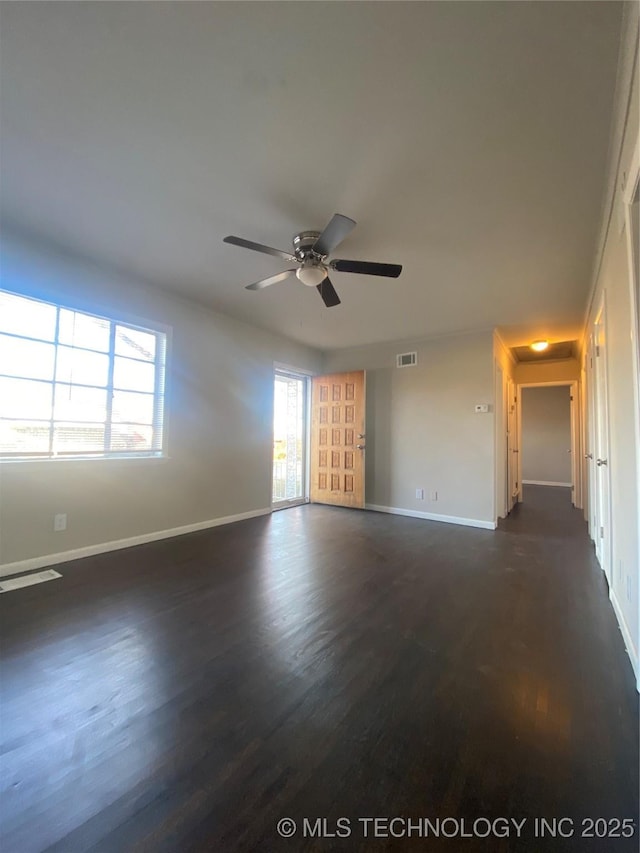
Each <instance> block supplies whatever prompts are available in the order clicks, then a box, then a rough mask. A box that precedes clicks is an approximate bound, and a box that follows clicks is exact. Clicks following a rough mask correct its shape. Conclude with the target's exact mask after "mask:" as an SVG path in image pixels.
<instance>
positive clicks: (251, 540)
mask: <svg viewBox="0 0 640 853" xmlns="http://www.w3.org/2000/svg"><path fill="white" fill-rule="evenodd" d="M57 568H58V569H59V570H60V571H61V572H62V574H63V578H62V579H61V580H56V581H52V582H49V583H45V584H41V585H39V586H34V587H30V588H26V589H22V590H17V591H15V592H11V593H7V594H5V595H2V596H0V608H1V611H2V623H1V634H2V651H3V659H4V660H3V667H2V691H3V702H2V718H1V748H2V803H1V806H0V808H1V811H2V820H3V829H2V845H1V849H2V851H3V853H32V851H43V850H47V851H51V853H53V851H57V853H76V851H104V852H105V853H121V851H153V853H162V851H170V853H174V851H175V853H185V851H224V853H227V851H228V853H233V851H289V853H293V851H295V853H298V851H303V850H313V851H333V850H348V851H351V850H354V851H355V850H358V851H369V850H372V851H377V850H386V849H391V850H401V851H405V850H408V851H413V850H416V851H422V850H430V851H433V850H436V851H447V853H458V851H472V853H477V851H487V853H489V851H491V853H505V852H506V851H535V853H540V851H547V850H549V851H580V853H582V851H598V853H600V851H618V850H620V851H623V850H624V851H627V850H633V851H636V850H637V849H638V695H637V693H636V690H635V686H634V679H633V673H632V670H631V666H630V663H629V660H628V658H627V656H626V653H625V650H624V645H623V641H622V637H621V635H620V632H619V630H618V628H617V625H616V621H615V617H614V614H613V611H612V609H611V606H610V604H609V601H608V597H607V590H606V584H605V582H604V578H603V575H602V572H601V571H600V569H599V568H598V566H597V564H596V562H595V559H594V557H593V551H592V547H591V545H590V543H589V541H588V537H587V533H586V527H585V525H584V523H583V521H582V518H581V515H580V513H579V512H578V511H576V510H574V509H573V508H572V507H571V506H570V503H569V498H568V493H567V492H566V491H565V490H562V489H543V488H540V487H529V489H528V491H527V493H526V494H525V502H524V504H523V505H521V506H520V507H518V508H517V510H516V511H515V512H514V513H513V517H511V518H509V519H508V520H507V521H505V522H504V523H502V524H501V526H500V529H499V530H497V531H496V532H492V531H486V530H477V529H471V528H464V527H456V526H452V525H446V524H438V523H433V522H425V521H421V520H417V519H411V518H402V517H398V516H389V515H382V514H377V513H371V512H359V511H353V510H341V509H336V508H331V507H323V506H306V507H298V508H295V509H290V510H286V511H284V512H279V513H275V514H274V515H273V516H271V517H262V518H257V519H253V520H250V521H245V522H240V523H237V524H234V525H230V526H228V527H220V528H216V529H213V530H209V531H203V532H201V533H196V534H192V535H190V536H184V537H180V538H177V539H173V540H165V541H163V542H156V543H152V544H149V545H144V546H140V547H137V548H132V549H129V550H127V551H118V552H113V553H111V554H105V555H103V556H99V557H94V558H90V559H86V560H81V561H77V562H75V563H68V564H64V565H62V566H58V567H57ZM283 817H291V818H293V819H294V820H295V821H296V823H297V831H296V834H295V836H294V837H293V838H287V839H284V838H281V837H280V836H279V835H278V832H277V829H276V825H277V822H278V820H279V819H281V818H283ZM318 817H320V818H323V817H326V818H327V823H326V825H324V826H323V825H322V824H318V825H317V826H316V830H319V831H324V834H325V836H328V833H335V832H336V829H338V831H339V832H342V833H345V834H346V831H347V829H348V828H349V829H350V835H349V836H348V837H330V836H328V837H325V838H319V837H312V838H309V837H306V838H305V837H304V836H303V832H304V818H308V819H310V820H311V821H312V823H311V824H310V825H311V826H313V825H314V822H315V819H316V818H318ZM369 817H381V818H393V817H400V818H403V819H407V818H411V819H412V827H413V829H412V828H411V826H409V827H408V826H407V824H406V823H402V822H399V821H397V822H396V823H394V824H391V825H389V824H384V823H378V824H377V826H374V825H373V824H372V823H366V824H363V823H362V822H359V821H358V819H359V818H369ZM338 818H345V821H344V822H342V823H341V824H338V825H336V821H337V819H338ZM418 818H429V819H430V820H431V826H432V827H433V829H435V828H437V827H438V823H437V820H438V819H440V821H441V822H442V823H441V824H440V831H441V836H440V838H437V837H434V835H433V832H432V831H431V830H430V829H429V827H426V825H425V824H424V823H423V824H419V823H418V822H417V820H418ZM445 818H449V819H450V820H449V821H446V822H445V821H444V819H445ZM477 818H486V819H489V820H497V823H495V824H494V826H493V830H492V834H491V835H489V836H488V837H486V838H482V837H480V836H481V835H484V834H486V831H487V828H486V824H485V823H482V822H480V823H477V824H475V827H474V824H473V821H474V820H475V819H477ZM536 818H546V819H547V820H548V821H549V823H550V824H551V821H552V819H554V818H567V819H571V820H572V821H573V824H572V825H571V824H569V822H568V821H565V822H564V823H563V824H561V825H560V826H561V828H562V831H563V833H564V834H565V835H568V833H569V830H570V829H571V828H572V829H573V834H572V836H571V837H565V838H562V837H556V838H553V837H551V836H550V834H549V832H547V834H546V835H545V837H541V836H540V824H537V825H536V824H535V823H534V820H535V819H536ZM589 818H591V819H596V818H604V819H605V823H600V824H599V825H597V827H596V831H598V832H600V833H602V832H603V831H604V832H606V833H607V834H611V833H614V834H615V832H616V826H617V825H616V821H615V819H625V818H626V819H631V820H632V821H633V824H634V832H635V836H634V837H633V838H629V839H624V838H615V837H613V838H605V839H600V838H596V839H591V838H584V837H582V833H583V831H585V830H588V829H589V824H588V823H586V824H583V823H582V821H583V819H589ZM346 819H348V821H349V823H348V822H347V820H346ZM463 819H464V822H463ZM500 819H505V820H510V819H515V820H517V821H519V822H520V821H522V820H525V821H526V822H525V823H524V824H523V825H521V827H522V828H521V830H520V837H519V838H518V837H517V832H516V828H515V826H514V825H513V824H510V825H507V828H508V829H509V835H508V836H505V835H504V829H503V824H502V823H501V821H500ZM609 819H611V820H610V822H608V823H607V822H606V821H609ZM365 827H366V829H367V837H365V835H364V829H365ZM425 828H426V829H427V831H429V832H430V835H429V836H428V837H424V836H425ZM536 828H537V833H536ZM385 832H386V833H387V836H391V835H392V833H395V835H396V836H399V837H396V838H393V837H384V834H383V833H385ZM409 833H410V835H409ZM460 833H467V834H469V833H471V835H472V837H469V838H467V837H462V838H461V837H460ZM474 833H475V834H474ZM376 835H377V837H375V836H376Z"/></svg>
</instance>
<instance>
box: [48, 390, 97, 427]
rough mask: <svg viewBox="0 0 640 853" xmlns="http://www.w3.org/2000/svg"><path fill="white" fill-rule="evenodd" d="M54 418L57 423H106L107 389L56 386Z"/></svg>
mask: <svg viewBox="0 0 640 853" xmlns="http://www.w3.org/2000/svg"><path fill="white" fill-rule="evenodd" d="M53 416H54V418H55V419H56V420H57V421H105V420H106V419H107V390H106V388H85V387H84V386H83V385H60V384H56V392H55V405H54V409H53Z"/></svg>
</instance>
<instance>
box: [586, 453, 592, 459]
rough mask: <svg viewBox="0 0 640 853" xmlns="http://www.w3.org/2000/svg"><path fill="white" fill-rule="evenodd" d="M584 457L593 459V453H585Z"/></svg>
mask: <svg viewBox="0 0 640 853" xmlns="http://www.w3.org/2000/svg"><path fill="white" fill-rule="evenodd" d="M584 458H585V459H593V453H585V454H584Z"/></svg>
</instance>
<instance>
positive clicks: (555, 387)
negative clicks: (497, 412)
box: [516, 382, 581, 506]
mask: <svg viewBox="0 0 640 853" xmlns="http://www.w3.org/2000/svg"><path fill="white" fill-rule="evenodd" d="M577 396H578V384H577V382H545V383H526V384H521V385H520V386H519V390H518V394H517V402H518V405H517V413H516V419H517V427H518V433H519V435H518V451H519V453H518V457H517V458H518V463H517V464H518V482H520V483H521V484H522V485H523V487H525V486H550V487H556V488H564V489H567V490H568V493H569V494H570V499H571V503H572V504H574V505H575V506H579V505H580V503H581V501H580V496H579V489H578V477H579V471H578V465H577V450H578V447H579V438H578V430H579V424H578V411H579V410H578V407H577ZM523 494H524V489H523V490H521V491H520V495H519V499H520V500H522V499H523Z"/></svg>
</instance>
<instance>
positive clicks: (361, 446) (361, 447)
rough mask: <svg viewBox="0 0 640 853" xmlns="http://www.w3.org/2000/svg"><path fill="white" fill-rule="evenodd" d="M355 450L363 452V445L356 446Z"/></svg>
mask: <svg viewBox="0 0 640 853" xmlns="http://www.w3.org/2000/svg"><path fill="white" fill-rule="evenodd" d="M356 449H357V450H364V444H356Z"/></svg>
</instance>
